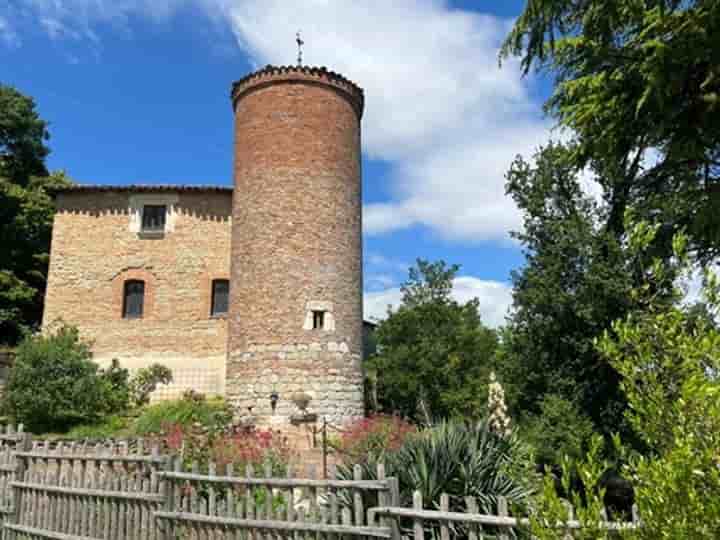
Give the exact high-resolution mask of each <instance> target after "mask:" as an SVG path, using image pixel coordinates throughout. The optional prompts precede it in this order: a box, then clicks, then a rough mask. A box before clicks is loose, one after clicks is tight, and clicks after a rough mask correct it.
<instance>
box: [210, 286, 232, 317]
mask: <svg viewBox="0 0 720 540" xmlns="http://www.w3.org/2000/svg"><path fill="white" fill-rule="evenodd" d="M229 294H230V282H229V281H228V280H227V279H214V280H213V282H212V306H211V308H210V314H211V315H212V316H217V315H227V312H228V303H229V302H228V297H229Z"/></svg>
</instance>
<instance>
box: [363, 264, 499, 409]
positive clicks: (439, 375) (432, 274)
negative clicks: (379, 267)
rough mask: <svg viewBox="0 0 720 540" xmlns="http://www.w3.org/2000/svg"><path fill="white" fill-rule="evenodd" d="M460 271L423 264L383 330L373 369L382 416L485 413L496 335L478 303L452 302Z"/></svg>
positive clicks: (379, 330) (378, 336) (379, 329)
mask: <svg viewBox="0 0 720 540" xmlns="http://www.w3.org/2000/svg"><path fill="white" fill-rule="evenodd" d="M458 270H459V267H458V266H457V265H453V266H447V265H446V264H445V263H444V262H443V261H438V262H434V263H430V262H427V261H424V260H420V259H419V260H418V261H417V267H414V268H411V269H410V272H409V278H408V280H407V281H406V282H405V284H404V285H403V286H402V289H401V290H402V295H403V296H402V304H401V305H400V306H399V307H398V309H397V310H395V311H391V312H388V317H387V318H386V319H385V320H384V321H382V322H381V323H380V324H379V325H378V327H377V330H376V339H377V346H378V352H377V354H376V355H375V356H374V357H373V358H372V359H371V360H370V362H369V367H370V370H371V371H373V372H374V373H375V375H376V385H377V394H378V402H379V405H380V407H381V408H382V409H383V410H386V411H391V412H398V413H400V414H402V415H403V416H406V417H410V418H415V419H418V420H423V421H425V420H427V419H429V418H433V417H438V418H439V417H452V416H468V417H480V416H482V415H484V413H485V412H486V408H487V384H488V380H489V373H490V369H491V367H492V365H491V364H492V361H493V357H494V353H495V350H496V348H497V344H498V341H497V335H496V333H495V331H493V330H491V329H489V328H487V327H485V326H484V325H483V324H482V321H481V319H480V312H479V302H478V300H477V299H474V300H471V301H469V302H467V303H465V304H462V303H459V302H457V301H456V300H454V299H453V298H452V296H451V293H452V286H453V285H452V284H453V279H454V277H455V275H456V274H457V271H458Z"/></svg>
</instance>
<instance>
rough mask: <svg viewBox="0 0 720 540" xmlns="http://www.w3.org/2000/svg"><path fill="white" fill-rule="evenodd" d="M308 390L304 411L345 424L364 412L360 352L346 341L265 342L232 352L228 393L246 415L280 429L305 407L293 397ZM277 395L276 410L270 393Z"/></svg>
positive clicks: (244, 416)
mask: <svg viewBox="0 0 720 540" xmlns="http://www.w3.org/2000/svg"><path fill="white" fill-rule="evenodd" d="M300 393H305V394H307V395H309V396H310V398H311V401H310V403H309V405H308V406H307V409H306V412H307V413H308V414H311V415H317V420H318V423H322V419H323V418H325V419H326V420H327V422H328V423H329V424H331V425H335V426H342V425H346V424H348V423H349V422H352V421H353V420H356V419H358V418H361V417H362V416H363V415H364V401H363V376H362V367H361V357H360V354H359V353H354V352H351V351H350V350H349V348H348V346H347V344H346V343H336V342H328V343H309V344H288V345H281V344H262V345H251V346H250V347H248V349H247V350H246V351H242V352H235V353H233V352H230V354H229V355H228V361H227V380H226V395H227V399H228V401H229V402H230V403H231V405H232V406H233V408H234V409H235V411H236V415H237V416H238V417H240V418H243V419H250V420H252V421H254V422H255V424H256V425H259V426H272V427H277V428H281V427H282V426H287V425H290V424H291V421H292V420H293V418H295V419H297V418H298V417H299V416H300V415H301V411H300V410H299V409H298V407H297V406H296V405H295V403H294V402H293V397H294V396H296V395H298V394H300ZM273 394H276V395H277V402H276V403H275V407H274V409H273V406H272V403H271V395H273Z"/></svg>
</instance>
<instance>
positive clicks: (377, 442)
mask: <svg viewBox="0 0 720 540" xmlns="http://www.w3.org/2000/svg"><path fill="white" fill-rule="evenodd" d="M416 432H417V428H416V427H415V426H413V425H412V424H410V423H408V422H405V421H404V420H402V419H401V418H399V417H397V416H387V415H376V416H371V417H368V418H363V419H362V420H359V421H358V422H355V423H354V424H352V425H351V426H350V428H349V429H348V430H347V431H345V432H344V433H343V434H342V437H341V438H340V440H339V442H337V443H333V444H332V446H333V448H334V449H335V450H336V451H337V452H338V453H339V454H340V455H341V456H342V457H343V459H344V460H345V461H349V462H352V463H357V462H359V461H362V460H363V458H365V457H370V456H373V457H375V458H376V459H380V457H381V456H382V455H384V454H385V453H386V452H388V451H395V450H397V449H399V448H400V447H401V446H402V444H403V443H404V442H405V439H407V437H408V436H409V435H410V434H412V433H416Z"/></svg>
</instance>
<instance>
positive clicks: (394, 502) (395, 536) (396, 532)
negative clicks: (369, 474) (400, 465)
mask: <svg viewBox="0 0 720 540" xmlns="http://www.w3.org/2000/svg"><path fill="white" fill-rule="evenodd" d="M387 481H388V486H389V487H390V506H394V507H398V506H400V483H399V482H398V479H397V477H396V476H394V477H392V478H388V480H387ZM398 520H399V518H397V517H392V518H391V521H390V523H391V529H392V531H391V534H392V540H401V535H400V524H399V523H398Z"/></svg>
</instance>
